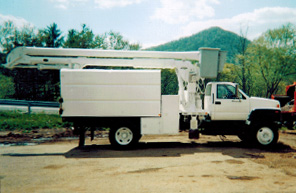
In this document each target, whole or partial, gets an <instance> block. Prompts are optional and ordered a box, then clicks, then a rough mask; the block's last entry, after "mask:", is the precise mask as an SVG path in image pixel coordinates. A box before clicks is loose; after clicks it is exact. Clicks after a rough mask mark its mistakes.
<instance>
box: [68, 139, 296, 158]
mask: <svg viewBox="0 0 296 193" xmlns="http://www.w3.org/2000/svg"><path fill="white" fill-rule="evenodd" d="M264 152H274V153H289V152H296V150H294V149H293V148H291V147H290V146H288V145H285V144H283V143H278V144H277V145H276V146H275V147H273V148H270V149H261V148H258V147H250V146H247V145H246V144H244V143H242V142H229V141H227V142H225V141H224V142H208V143H203V144H199V143H181V142H147V143H144V142H142V143H139V144H138V145H137V146H136V147H134V148H130V149H125V150H120V149H118V150H116V149H113V148H112V147H111V146H110V145H88V146H85V147H83V148H78V147H76V148H74V149H71V150H70V151H68V152H66V153H65V157H66V158H128V157H181V156H182V155H189V154H198V153H222V154H223V155H228V156H231V157H233V158H260V155H259V154H260V153H264Z"/></svg>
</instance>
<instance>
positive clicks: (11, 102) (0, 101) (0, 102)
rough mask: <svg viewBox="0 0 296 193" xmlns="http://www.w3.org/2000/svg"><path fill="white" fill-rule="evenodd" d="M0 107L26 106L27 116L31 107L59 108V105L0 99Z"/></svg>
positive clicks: (56, 103) (55, 103)
mask: <svg viewBox="0 0 296 193" xmlns="http://www.w3.org/2000/svg"><path fill="white" fill-rule="evenodd" d="M0 105H13V106H27V107H28V113H29V114H30V113H31V107H52V108H58V107H60V104H59V103H58V102H48V101H25V100H11V99H0Z"/></svg>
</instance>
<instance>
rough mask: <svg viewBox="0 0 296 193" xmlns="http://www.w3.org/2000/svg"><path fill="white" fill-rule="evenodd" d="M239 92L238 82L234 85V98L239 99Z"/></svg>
mask: <svg viewBox="0 0 296 193" xmlns="http://www.w3.org/2000/svg"><path fill="white" fill-rule="evenodd" d="M238 94H239V92H238V84H236V85H235V98H237V99H239V96H238Z"/></svg>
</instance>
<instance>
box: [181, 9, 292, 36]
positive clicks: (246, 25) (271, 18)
mask: <svg viewBox="0 0 296 193" xmlns="http://www.w3.org/2000/svg"><path fill="white" fill-rule="evenodd" d="M295 21H296V8H287V7H265V8H261V9H255V10H254V11H253V12H248V13H242V14H239V15H236V16H234V17H231V18H226V19H211V20H204V21H193V22H189V23H188V24H186V25H185V26H184V27H183V28H182V31H183V32H182V33H183V34H182V36H188V35H191V34H193V33H197V32H199V31H202V30H204V29H207V28H209V27H212V26H220V27H222V28H224V29H226V30H230V31H233V32H235V33H238V34H239V33H240V30H242V31H243V32H244V33H245V32H246V30H247V37H248V38H250V39H254V38H256V37H258V36H259V35H261V34H262V33H263V32H265V31H266V30H268V29H273V28H276V27H280V26H281V25H283V24H286V23H288V22H291V23H294V22H295Z"/></svg>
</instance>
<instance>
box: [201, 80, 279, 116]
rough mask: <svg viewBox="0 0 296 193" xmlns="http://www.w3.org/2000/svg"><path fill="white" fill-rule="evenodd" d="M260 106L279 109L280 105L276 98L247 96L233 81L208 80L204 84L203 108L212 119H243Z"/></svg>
mask: <svg viewBox="0 0 296 193" xmlns="http://www.w3.org/2000/svg"><path fill="white" fill-rule="evenodd" d="M262 108H274V109H278V110H280V105H279V102H278V101H276V100H271V99H265V98H258V97H249V96H248V95H247V94H245V93H244V92H243V91H242V90H240V89H238V85H237V84H235V83H231V82H210V83H208V84H207V86H206V91H205V98H204V109H205V111H206V112H208V114H209V116H210V118H211V120H213V121H216V120H233V121H235V120H241V121H245V120H247V119H248V116H249V114H250V113H251V111H253V110H255V109H262Z"/></svg>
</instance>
